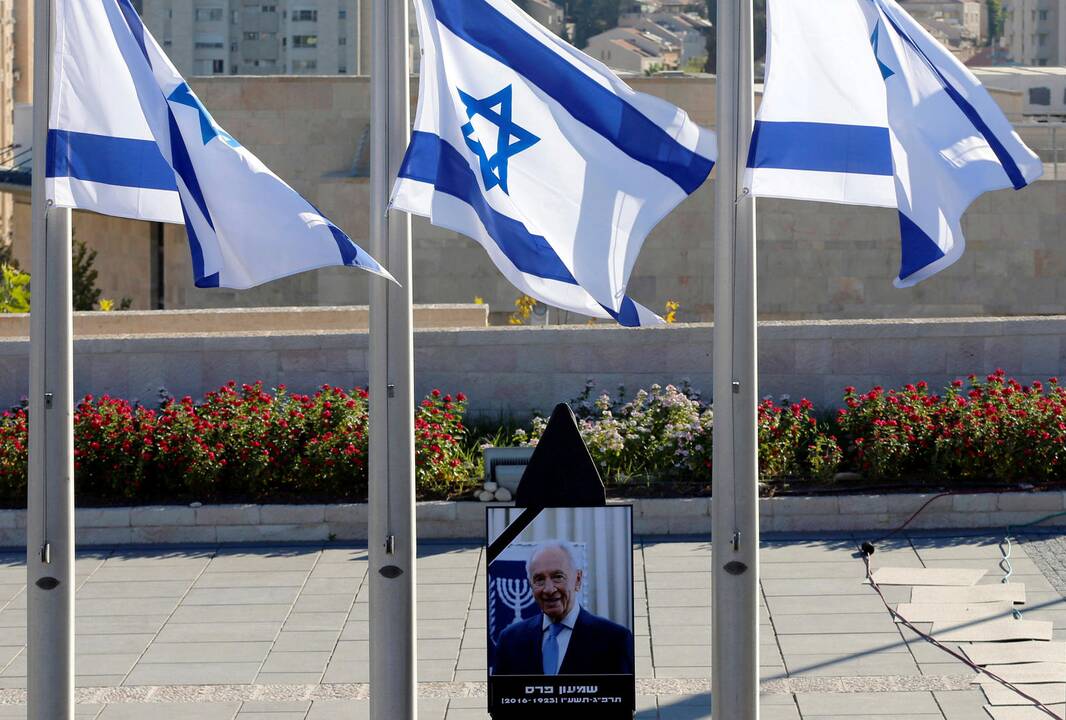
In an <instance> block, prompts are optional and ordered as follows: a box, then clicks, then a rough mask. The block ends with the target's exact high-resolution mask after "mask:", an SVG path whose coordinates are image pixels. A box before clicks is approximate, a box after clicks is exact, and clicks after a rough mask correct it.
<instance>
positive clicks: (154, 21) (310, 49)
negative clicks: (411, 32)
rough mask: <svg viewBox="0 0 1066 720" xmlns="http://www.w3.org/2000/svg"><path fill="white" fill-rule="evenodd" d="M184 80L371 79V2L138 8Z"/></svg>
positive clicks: (188, 1)
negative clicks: (211, 77) (232, 77)
mask: <svg viewBox="0 0 1066 720" xmlns="http://www.w3.org/2000/svg"><path fill="white" fill-rule="evenodd" d="M138 4H139V5H140V8H139V10H140V12H141V16H142V17H143V18H144V22H145V24H146V25H147V26H148V29H149V30H150V31H151V32H152V34H153V35H154V36H155V38H156V39H157V40H158V41H159V43H160V44H161V45H162V46H163V49H164V51H165V52H166V53H167V55H169V56H170V59H171V60H172V61H173V62H174V64H175V65H176V66H177V68H178V70H179V71H180V72H181V73H182V74H184V75H335V74H340V75H344V74H353V75H359V74H364V73H367V72H369V43H368V39H367V37H365V35H366V34H368V33H369V25H370V17H369V13H370V7H371V2H370V1H369V0H140V2H139V3H138Z"/></svg>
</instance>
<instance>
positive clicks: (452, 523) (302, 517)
mask: <svg viewBox="0 0 1066 720" xmlns="http://www.w3.org/2000/svg"><path fill="white" fill-rule="evenodd" d="M931 497H933V495H927V494H902V495H841V496H835V497H774V498H763V499H762V500H760V503H759V517H760V522H761V531H762V532H763V533H765V534H769V533H820V532H861V531H871V532H872V531H884V530H891V529H894V528H897V527H899V526H900V525H902V524H903V523H904V522H905V521H906V520H907V519H908V518H909V517H910V516H911V514H912V513H913V512H914V511H915V510H916V509H917V508H918V507H920V506H921V505H922V504H924V503H925V502H926V501H927V500H929V499H930V498H931ZM612 502H613V503H624V504H632V505H633V509H634V512H633V517H634V532H635V533H636V534H637V535H706V534H707V533H709V532H710V529H711V503H712V502H713V501H712V500H711V499H710V498H676V499H639V500H631V501H627V500H619V501H612ZM493 505H494V504H489V503H478V502H425V503H418V506H417V518H418V526H417V527H418V536H419V537H420V538H423V539H471V538H480V537H484V535H485V511H486V508H488V507H491V506H493ZM1021 506H1025V507H1026V508H1028V509H1027V510H1021V509H1014V510H1007V509H1003V508H1008V507H1011V508H1020V507H1021ZM969 508H976V509H969ZM991 508H1000V509H991ZM1064 511H1066V493H1063V492H1010V493H989V494H968V495H956V496H952V497H946V498H942V499H939V500H937V501H935V502H934V503H932V504H931V505H930V506H929V507H928V508H927V509H926V510H925V511H923V513H922V514H921V515H919V516H918V517H917V518H916V519H915V520H914V521H913V522H912V523H911V524H910V526H909V529H911V530H926V529H930V530H931V529H965V530H976V529H989V530H994V531H1003V530H1005V529H1006V528H1008V527H1012V528H1015V529H1016V528H1018V527H1019V526H1021V525H1025V524H1027V523H1031V522H1033V521H1035V520H1038V519H1040V518H1041V517H1044V516H1046V515H1051V514H1053V513H1060V512H1064ZM24 516H25V512H24V511H21V510H0V546H3V547H24V546H25V541H26V531H25V528H24V527H23V526H24V525H25V523H24ZM123 517H125V518H126V520H127V521H126V524H125V525H124V526H120V525H119V523H121V521H122V518H123ZM367 517H368V513H367V505H366V504H365V503H349V504H343V505H220V506H202V507H198V508H190V507H187V506H168V507H140V508H104V509H97V508H84V509H79V510H78V511H77V515H76V520H77V543H78V545H80V546H91V545H129V544H135V545H155V544H186V545H187V544H216V543H273V544H277V543H303V542H315V543H317V542H328V541H332V540H335V541H365V540H366V539H367ZM153 520H154V521H155V522H156V523H157V524H154V525H152V524H147V523H151V522H153ZM131 523H132V524H131ZM1047 527H1066V516H1064V517H1058V518H1054V519H1052V520H1050V521H1049V522H1048V523H1047Z"/></svg>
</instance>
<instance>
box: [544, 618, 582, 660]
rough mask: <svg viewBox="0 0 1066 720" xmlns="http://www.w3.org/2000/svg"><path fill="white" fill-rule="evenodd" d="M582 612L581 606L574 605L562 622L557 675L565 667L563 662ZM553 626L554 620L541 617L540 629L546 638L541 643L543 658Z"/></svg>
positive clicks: (559, 635)
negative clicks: (549, 630)
mask: <svg viewBox="0 0 1066 720" xmlns="http://www.w3.org/2000/svg"><path fill="white" fill-rule="evenodd" d="M580 612H581V605H579V604H578V603H574V607H572V608H570V612H568V613H567V614H566V616H565V617H564V618H563V619H562V620H561V621H560V624H562V626H563V629H562V630H560V631H559V634H558V636H556V638H555V641H556V642H557V643H558V644H559V667H557V668H555V672H556V674H558V672H559V670H560V669H561V668H562V667H563V660H564V659H566V649H567V648H568V647H570V636H571V635H573V634H574V623H575V622H577V616H578V613H580ZM551 624H552V620H551V618H550V617H548V616H547V615H543V614H542V615H541V624H540V629H541V632H542V634H543V635H544V637H542V638H541V641H540V651H541V656H542V657H543V654H544V647H545V645H547V643H548V639H549V638H551V634H550V633H549V632H548V627H549V626H550V625H551Z"/></svg>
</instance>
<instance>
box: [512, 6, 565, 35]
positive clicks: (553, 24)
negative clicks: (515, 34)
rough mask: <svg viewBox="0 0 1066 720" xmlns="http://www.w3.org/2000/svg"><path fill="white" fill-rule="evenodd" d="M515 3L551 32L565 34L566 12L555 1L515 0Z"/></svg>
mask: <svg viewBox="0 0 1066 720" xmlns="http://www.w3.org/2000/svg"><path fill="white" fill-rule="evenodd" d="M515 4H516V5H518V7H520V8H522V9H523V10H524V11H525V12H526V14H527V15H529V16H530V17H532V18H533V19H534V20H536V21H537V22H539V23H540V24H541V25H543V26H544V27H546V28H547V29H548V30H549V31H550V32H552V33H553V34H555V35H558V36H559V37H563V38H565V37H566V36H567V34H566V14H565V13H564V12H563V9H562V7H560V6H559V5H558V4H557V3H555V2H553V1H552V0H515Z"/></svg>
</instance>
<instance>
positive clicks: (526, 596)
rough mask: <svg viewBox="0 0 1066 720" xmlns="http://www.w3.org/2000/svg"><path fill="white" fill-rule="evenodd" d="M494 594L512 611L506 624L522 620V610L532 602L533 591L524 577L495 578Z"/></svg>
mask: <svg viewBox="0 0 1066 720" xmlns="http://www.w3.org/2000/svg"><path fill="white" fill-rule="evenodd" d="M496 594H497V595H498V596H499V598H500V599H501V600H502V601H503V603H504V604H505V605H507V607H509V608H510V609H511V610H512V611H513V612H514V619H513V620H511V622H510V623H508V625H509V626H510V625H514V624H515V623H517V622H521V621H522V610H523V609H524V608H527V607H529V606H530V605H532V604H533V593H532V592H530V590H529V582H528V581H527V580H525V579H524V578H496Z"/></svg>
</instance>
